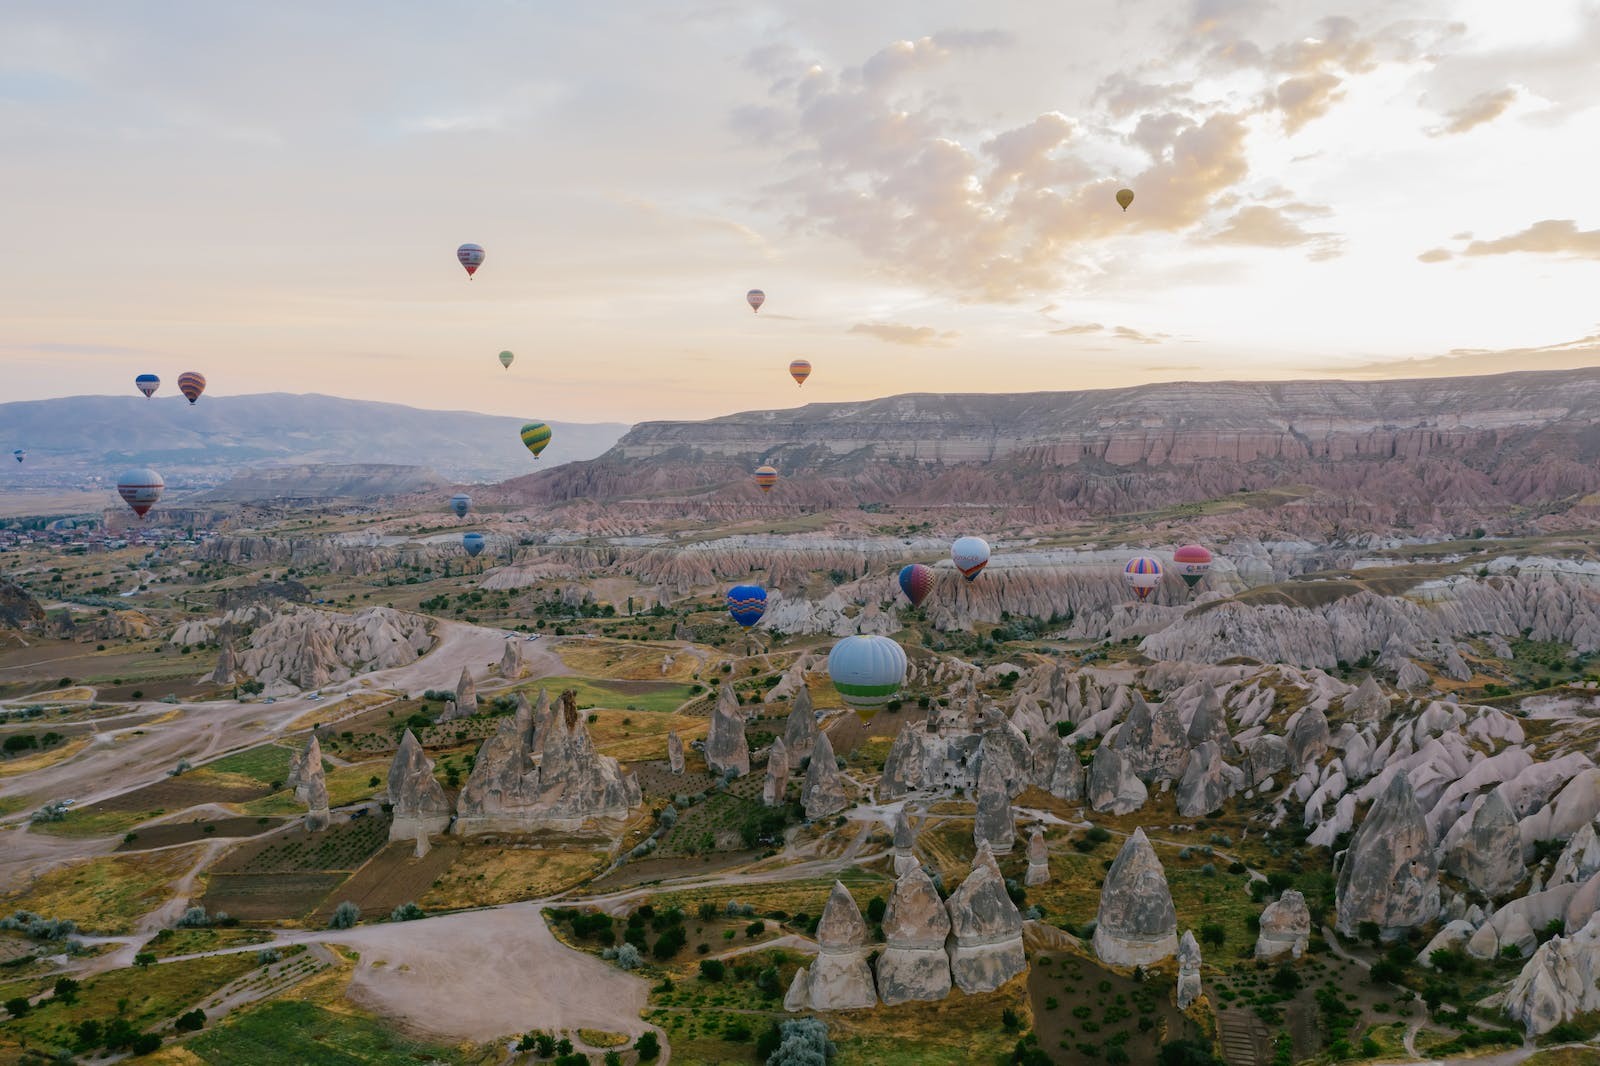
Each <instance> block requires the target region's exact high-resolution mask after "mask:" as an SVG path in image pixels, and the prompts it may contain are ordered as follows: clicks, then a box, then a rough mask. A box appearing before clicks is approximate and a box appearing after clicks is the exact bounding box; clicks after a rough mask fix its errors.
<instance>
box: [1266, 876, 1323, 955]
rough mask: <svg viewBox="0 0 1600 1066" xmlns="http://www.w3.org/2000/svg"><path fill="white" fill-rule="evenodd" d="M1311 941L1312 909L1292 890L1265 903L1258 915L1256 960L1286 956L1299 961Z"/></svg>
mask: <svg viewBox="0 0 1600 1066" xmlns="http://www.w3.org/2000/svg"><path fill="white" fill-rule="evenodd" d="M1310 941H1311V909H1310V908H1309V907H1307V906H1306V898H1305V896H1303V895H1301V894H1300V893H1299V892H1296V891H1295V890H1294V889H1292V888H1291V889H1287V890H1285V891H1284V893H1283V895H1281V896H1279V897H1278V898H1277V899H1275V900H1273V901H1272V902H1271V903H1269V904H1267V908H1266V910H1264V911H1262V912H1261V932H1260V933H1259V934H1258V935H1257V936H1256V958H1258V959H1275V958H1277V957H1278V956H1280V955H1289V956H1290V957H1291V958H1296V959H1298V958H1299V957H1300V956H1301V955H1304V954H1305V950H1306V945H1307V944H1308V943H1310Z"/></svg>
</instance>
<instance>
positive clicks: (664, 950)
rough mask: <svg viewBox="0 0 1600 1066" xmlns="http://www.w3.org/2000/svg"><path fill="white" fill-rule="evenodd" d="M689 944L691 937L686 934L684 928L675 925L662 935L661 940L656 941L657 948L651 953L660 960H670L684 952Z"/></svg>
mask: <svg viewBox="0 0 1600 1066" xmlns="http://www.w3.org/2000/svg"><path fill="white" fill-rule="evenodd" d="M688 942H689V937H688V935H687V934H686V933H684V931H683V926H681V925H675V926H673V927H672V928H671V929H668V930H667V931H666V932H665V933H662V934H661V938H660V939H659V940H657V941H656V946H655V947H654V948H653V949H651V952H650V953H651V954H652V955H654V956H655V957H656V958H658V959H670V958H672V956H674V955H676V954H677V953H678V952H680V951H682V950H683V946H684V945H685V944H687V943H688Z"/></svg>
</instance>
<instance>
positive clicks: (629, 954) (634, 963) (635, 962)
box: [617, 944, 644, 970]
mask: <svg viewBox="0 0 1600 1066" xmlns="http://www.w3.org/2000/svg"><path fill="white" fill-rule="evenodd" d="M617 965H618V966H620V967H622V968H623V969H624V970H637V969H638V968H639V967H640V966H642V965H644V956H643V955H641V954H639V949H638V948H636V947H634V946H633V945H632V944H624V945H622V946H621V947H620V948H618V949H617Z"/></svg>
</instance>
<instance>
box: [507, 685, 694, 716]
mask: <svg viewBox="0 0 1600 1066" xmlns="http://www.w3.org/2000/svg"><path fill="white" fill-rule="evenodd" d="M541 688H544V689H548V690H549V692H550V702H551V703H552V704H554V703H555V702H556V697H557V696H558V695H559V694H560V693H561V692H562V690H564V689H569V688H570V689H572V690H573V691H574V692H576V693H577V694H578V706H579V707H580V708H581V709H583V710H589V709H591V708H603V709H606V710H615V711H630V710H631V711H654V712H661V713H666V712H668V711H675V710H677V709H678V708H679V707H681V706H683V704H684V703H686V702H688V701H689V700H690V699H692V698H693V697H694V694H695V686H693V685H683V684H678V683H677V682H673V681H605V680H598V679H595V678H588V677H547V678H542V679H541V680H539V681H535V682H534V683H533V684H532V685H529V686H525V691H526V692H527V695H528V700H529V701H530V702H532V701H534V700H536V699H538V697H539V690H540V689H541Z"/></svg>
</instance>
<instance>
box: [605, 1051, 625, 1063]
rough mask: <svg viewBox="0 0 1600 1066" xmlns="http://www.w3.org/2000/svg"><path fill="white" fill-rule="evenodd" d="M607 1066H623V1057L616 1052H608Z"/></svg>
mask: <svg viewBox="0 0 1600 1066" xmlns="http://www.w3.org/2000/svg"><path fill="white" fill-rule="evenodd" d="M604 1062H605V1066H622V1056H621V1055H618V1054H617V1053H616V1052H615V1051H608V1052H606V1057H605V1060H604Z"/></svg>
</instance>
